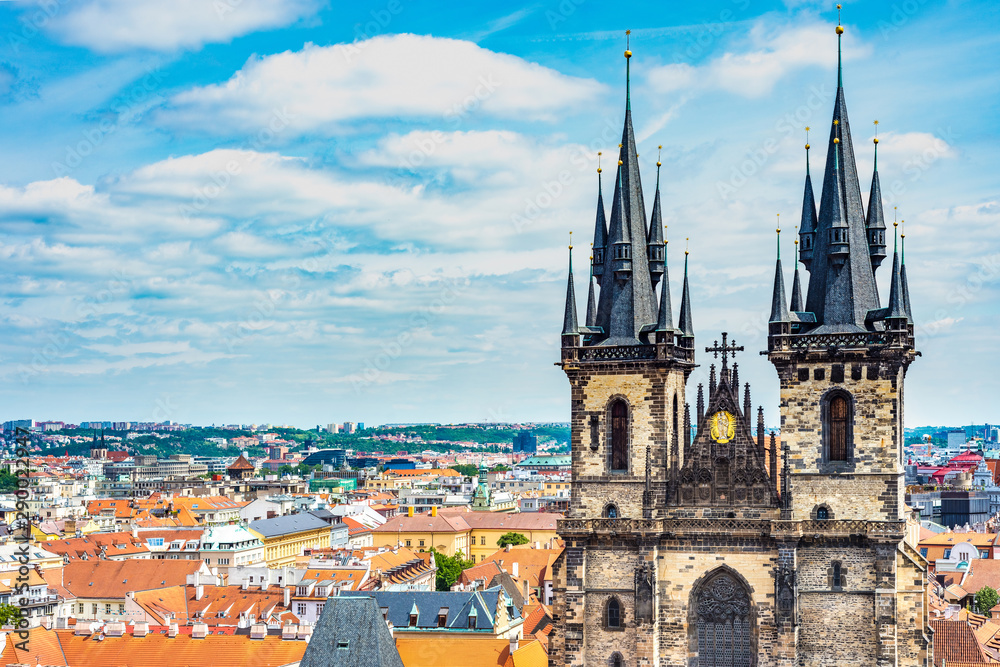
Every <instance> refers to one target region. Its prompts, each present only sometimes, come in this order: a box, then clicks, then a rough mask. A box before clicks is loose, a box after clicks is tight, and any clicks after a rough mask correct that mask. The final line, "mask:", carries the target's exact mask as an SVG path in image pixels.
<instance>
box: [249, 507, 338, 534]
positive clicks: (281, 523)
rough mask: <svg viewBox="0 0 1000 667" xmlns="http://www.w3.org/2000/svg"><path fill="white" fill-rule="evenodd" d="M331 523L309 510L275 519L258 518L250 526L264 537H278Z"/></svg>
mask: <svg viewBox="0 0 1000 667" xmlns="http://www.w3.org/2000/svg"><path fill="white" fill-rule="evenodd" d="M329 527H330V524H328V523H327V522H326V521H323V519H320V518H319V517H317V516H313V515H312V514H309V513H308V512H304V513H301V514H289V515H287V516H279V517H275V518H273V519H258V520H257V521H252V522H250V528H252V529H253V530H255V531H257V532H258V533H260V534H261V535H263V536H264V537H277V536H278V535H287V534H288V533H298V532H302V531H305V530H316V529H317V528H329Z"/></svg>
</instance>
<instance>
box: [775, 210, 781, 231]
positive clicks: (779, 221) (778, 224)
mask: <svg viewBox="0 0 1000 667" xmlns="http://www.w3.org/2000/svg"><path fill="white" fill-rule="evenodd" d="M775 216H776V217H777V220H778V222H777V224H776V226H777V229H775V230H774V231H776V232H777V233H778V234H780V233H781V214H780V213H775Z"/></svg>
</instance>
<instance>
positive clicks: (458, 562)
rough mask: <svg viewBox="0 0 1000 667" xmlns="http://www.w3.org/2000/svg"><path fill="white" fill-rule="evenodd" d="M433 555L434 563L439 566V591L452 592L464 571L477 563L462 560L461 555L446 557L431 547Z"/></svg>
mask: <svg viewBox="0 0 1000 667" xmlns="http://www.w3.org/2000/svg"><path fill="white" fill-rule="evenodd" d="M431 553H432V554H434V563H435V564H436V565H437V589H438V590H439V591H450V590H451V587H452V586H453V585H454V584H455V582H456V581H458V578H459V577H460V576H462V570H467V569H469V568H470V567H472V566H473V565H475V561H471V560H466V559H465V558H462V554H461V553H457V554H455V555H454V556H445V555H444V554H443V553H441V552H440V551H437V550H436V549H434V548H433V547H431Z"/></svg>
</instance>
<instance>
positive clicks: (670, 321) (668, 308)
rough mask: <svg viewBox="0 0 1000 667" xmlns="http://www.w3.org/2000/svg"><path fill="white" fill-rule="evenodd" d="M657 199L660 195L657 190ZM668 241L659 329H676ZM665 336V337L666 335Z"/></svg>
mask: <svg viewBox="0 0 1000 667" xmlns="http://www.w3.org/2000/svg"><path fill="white" fill-rule="evenodd" d="M656 199H657V201H659V199H660V195H659V193H658V192H657V195H656ZM653 222H654V224H655V223H656V215H655V214H654V215H653ZM666 249H667V242H666V240H664V241H663V282H662V283H660V309H659V312H658V314H657V317H656V330H657V331H676V329H674V309H673V303H671V301H670V270H669V267H668V266H667V253H666ZM664 338H665V337H664Z"/></svg>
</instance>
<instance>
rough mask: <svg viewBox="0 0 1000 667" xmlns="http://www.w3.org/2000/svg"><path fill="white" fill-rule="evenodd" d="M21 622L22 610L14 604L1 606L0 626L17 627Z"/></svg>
mask: <svg viewBox="0 0 1000 667" xmlns="http://www.w3.org/2000/svg"><path fill="white" fill-rule="evenodd" d="M20 620H21V610H20V609H18V608H17V607H15V606H14V605H12V604H0V625H14V626H16V625H17V622H18V621H20Z"/></svg>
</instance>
